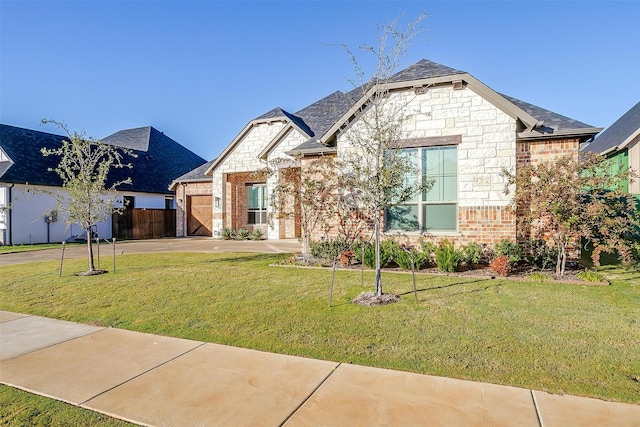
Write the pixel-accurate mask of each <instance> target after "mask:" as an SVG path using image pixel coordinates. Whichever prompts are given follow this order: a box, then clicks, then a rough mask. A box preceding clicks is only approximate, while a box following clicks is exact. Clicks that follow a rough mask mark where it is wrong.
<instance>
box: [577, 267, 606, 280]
mask: <svg viewBox="0 0 640 427" xmlns="http://www.w3.org/2000/svg"><path fill="white" fill-rule="evenodd" d="M576 277H577V278H578V279H580V280H584V281H585V282H604V281H605V280H604V277H602V276H601V275H599V274H598V273H596V272H595V271H589V270H586V271H581V272H580V273H578V274H576Z"/></svg>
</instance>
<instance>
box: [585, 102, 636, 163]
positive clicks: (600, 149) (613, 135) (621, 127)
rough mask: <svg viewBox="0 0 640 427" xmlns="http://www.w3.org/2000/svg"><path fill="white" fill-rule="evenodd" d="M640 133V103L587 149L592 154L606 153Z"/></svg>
mask: <svg viewBox="0 0 640 427" xmlns="http://www.w3.org/2000/svg"><path fill="white" fill-rule="evenodd" d="M639 133H640V102H638V103H637V104H636V105H634V106H633V107H631V109H630V110H629V111H627V112H626V113H624V114H623V115H622V117H620V118H619V119H618V120H616V121H615V122H614V123H613V124H612V125H611V126H609V127H608V128H607V129H605V130H604V132H602V133H601V134H600V135H599V136H598V137H597V138H596V139H595V140H594V141H593V142H592V143H591V144H589V145H588V146H587V148H586V150H587V151H590V152H592V153H605V152H607V151H610V150H611V149H613V148H616V147H618V146H619V145H620V144H623V143H625V142H626V141H627V140H628V139H629V138H633V137H635V136H637V135H638V134H639Z"/></svg>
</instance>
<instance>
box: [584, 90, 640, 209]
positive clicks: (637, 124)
mask: <svg viewBox="0 0 640 427" xmlns="http://www.w3.org/2000/svg"><path fill="white" fill-rule="evenodd" d="M585 151H587V152H591V153H596V154H601V155H603V156H606V157H607V158H608V159H609V161H611V162H612V167H615V168H616V169H617V170H624V169H630V170H632V171H634V172H635V173H636V174H640V102H638V103H637V104H636V105H634V106H633V107H632V108H631V109H630V110H629V111H627V112H626V113H624V115H623V116H622V117H620V118H619V119H618V120H616V121H615V123H613V124H612V125H611V126H609V127H608V128H607V129H605V131H604V132H602V133H601V134H600V135H598V137H597V138H596V139H595V140H594V141H593V142H592V143H590V144H589V145H587V146H586V148H585ZM621 184H622V186H623V190H625V191H628V192H629V193H631V194H633V195H634V196H635V198H636V200H637V202H638V206H640V181H639V180H637V179H636V180H635V181H633V182H629V180H627V181H625V182H623V183H621Z"/></svg>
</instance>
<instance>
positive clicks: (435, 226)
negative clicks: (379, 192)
mask: <svg viewBox="0 0 640 427" xmlns="http://www.w3.org/2000/svg"><path fill="white" fill-rule="evenodd" d="M411 154H412V155H415V156H416V161H417V163H418V165H420V168H419V175H420V176H422V179H423V181H424V182H431V183H432V186H431V188H430V189H429V190H428V191H423V193H422V195H421V196H417V197H416V198H415V200H413V201H409V202H407V203H404V204H402V205H397V206H394V207H392V208H389V209H388V211H387V228H388V229H390V230H402V231H418V230H426V231H456V229H457V224H458V213H457V206H458V203H457V201H458V153H457V148H456V147H455V146H454V147H451V146H445V147H428V148H421V149H419V150H411Z"/></svg>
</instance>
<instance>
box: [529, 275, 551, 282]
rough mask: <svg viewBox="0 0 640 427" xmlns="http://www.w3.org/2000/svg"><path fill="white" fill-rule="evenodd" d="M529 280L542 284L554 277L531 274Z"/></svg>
mask: <svg viewBox="0 0 640 427" xmlns="http://www.w3.org/2000/svg"><path fill="white" fill-rule="evenodd" d="M529 279H530V280H531V281H533V282H538V283H542V282H548V281H550V280H551V279H552V277H551V276H549V275H548V274H544V273H531V274H529Z"/></svg>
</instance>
